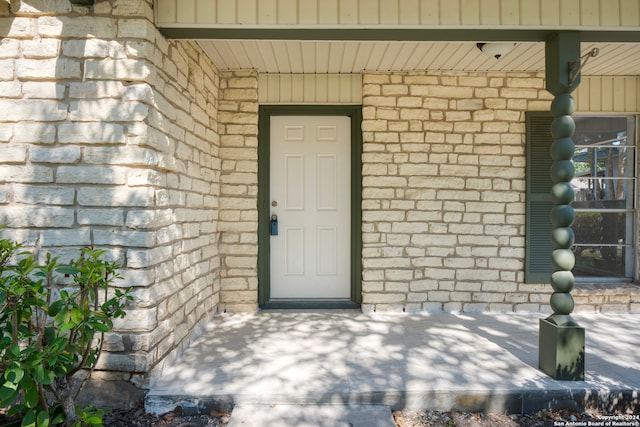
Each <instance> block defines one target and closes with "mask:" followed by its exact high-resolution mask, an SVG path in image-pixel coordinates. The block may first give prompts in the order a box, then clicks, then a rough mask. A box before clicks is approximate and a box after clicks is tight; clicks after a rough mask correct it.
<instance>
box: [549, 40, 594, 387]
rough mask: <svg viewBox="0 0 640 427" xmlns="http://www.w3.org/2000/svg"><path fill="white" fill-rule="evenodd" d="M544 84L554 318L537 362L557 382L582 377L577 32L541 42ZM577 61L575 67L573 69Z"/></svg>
mask: <svg viewBox="0 0 640 427" xmlns="http://www.w3.org/2000/svg"><path fill="white" fill-rule="evenodd" d="M545 57H546V86H547V90H548V91H549V92H551V93H552V94H553V95H554V96H555V98H554V99H553V102H552V103H551V113H552V114H553V117H554V118H553V122H552V124H551V136H552V137H553V145H552V146H551V158H552V159H553V163H552V165H551V180H552V182H553V186H552V188H551V201H552V203H553V205H554V206H553V208H552V210H551V223H552V225H553V227H554V228H553V231H552V233H551V241H552V243H553V252H552V254H551V263H552V265H553V270H554V271H553V273H552V274H551V286H552V287H553V291H554V292H553V294H552V295H551V300H550V304H551V308H552V309H553V314H552V315H551V316H549V317H547V318H546V319H541V320H540V348H539V358H538V364H539V367H540V369H541V370H543V371H544V372H545V373H547V374H548V375H550V376H551V377H553V378H555V379H560V380H583V379H584V341H585V340H584V337H585V331H584V328H582V327H580V326H579V325H578V324H577V323H576V321H575V320H573V318H572V317H571V312H572V311H573V308H574V303H573V297H572V296H571V290H572V289H573V285H574V284H575V279H574V277H573V273H572V272H571V270H572V269H573V267H574V264H575V256H574V254H573V252H572V250H571V246H572V245H573V243H574V234H573V230H572V229H571V225H572V224H573V221H574V218H575V214H574V211H573V207H572V206H571V203H572V202H573V197H574V193H573V187H572V186H571V180H572V179H573V176H574V173H575V169H574V166H573V162H572V159H573V152H574V144H573V141H572V140H571V136H572V135H573V132H574V130H575V123H574V121H573V118H572V117H571V115H572V114H573V112H574V110H575V102H574V99H573V97H572V96H571V92H572V91H573V90H574V89H575V88H576V87H577V86H578V84H579V83H580V74H579V72H580V67H581V66H580V64H579V58H580V39H579V35H578V33H575V32H566V33H564V32H563V33H557V34H556V35H555V36H554V37H553V38H551V39H550V40H547V41H546V43H545ZM576 59H577V61H578V68H577V70H576V66H575V65H572V64H575V62H576Z"/></svg>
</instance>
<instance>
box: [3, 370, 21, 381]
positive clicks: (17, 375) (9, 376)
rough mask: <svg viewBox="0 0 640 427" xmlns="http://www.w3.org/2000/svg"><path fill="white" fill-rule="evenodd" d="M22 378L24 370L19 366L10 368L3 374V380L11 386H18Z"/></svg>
mask: <svg viewBox="0 0 640 427" xmlns="http://www.w3.org/2000/svg"><path fill="white" fill-rule="evenodd" d="M22 377H24V370H23V369H22V368H21V367H20V366H15V367H10V368H7V370H6V371H5V373H4V378H5V379H6V380H7V381H8V382H9V383H12V384H18V383H19V382H20V380H22Z"/></svg>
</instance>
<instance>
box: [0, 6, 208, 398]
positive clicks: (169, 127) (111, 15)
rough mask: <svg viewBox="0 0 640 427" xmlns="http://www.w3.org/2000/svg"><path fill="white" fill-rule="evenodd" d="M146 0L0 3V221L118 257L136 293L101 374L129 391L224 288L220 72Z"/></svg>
mask: <svg viewBox="0 0 640 427" xmlns="http://www.w3.org/2000/svg"><path fill="white" fill-rule="evenodd" d="M152 3H153V2H152V0H140V1H135V2H131V1H129V0H100V1H97V2H96V4H95V5H94V6H92V7H80V6H72V5H71V4H70V3H69V1H68V0H55V1H46V2H43V1H12V2H10V3H7V2H0V37H1V39H0V223H3V224H7V226H8V227H7V228H6V229H4V230H2V234H3V236H7V237H10V238H13V239H16V240H18V241H21V242H23V243H24V244H25V247H26V248H27V249H33V250H36V251H38V253H39V254H40V255H43V254H44V253H45V252H52V253H53V254H54V255H57V256H59V257H60V258H61V260H68V259H70V258H75V257H77V256H78V254H79V251H78V249H79V248H81V247H84V246H88V245H94V246H95V247H97V248H102V249H106V250H108V254H109V255H108V256H109V258H111V259H113V260H115V261H118V262H119V263H121V264H122V265H123V268H122V270H121V273H122V275H123V276H124V280H122V281H121V282H119V283H118V286H122V287H129V286H130V287H133V288H134V298H135V300H134V302H133V303H132V304H131V306H130V307H129V308H128V315H127V317H126V319H124V320H123V321H118V322H117V324H116V328H117V332H116V333H113V334H111V335H110V336H109V337H108V340H107V346H106V350H107V351H108V354H105V355H104V357H103V358H101V360H100V363H99V366H98V368H99V370H100V371H99V372H97V373H96V375H95V377H97V378H99V379H104V380H112V381H111V382H112V383H114V384H115V382H118V385H117V386H114V387H116V388H113V389H111V388H109V386H108V384H107V385H105V384H104V383H103V384H101V385H100V387H99V388H98V390H100V391H101V392H102V393H103V394H105V395H110V396H108V397H110V398H111V399H113V398H114V397H118V398H122V399H123V400H124V401H128V402H129V403H131V402H135V401H136V398H139V397H140V396H141V393H142V391H141V389H142V388H145V387H147V386H148V383H149V380H150V378H151V376H150V372H152V371H157V370H159V369H160V368H161V367H162V364H161V363H160V362H162V361H164V362H170V361H171V360H172V358H173V357H175V356H176V355H177V354H179V352H180V351H181V350H182V349H183V348H184V347H185V346H186V345H187V344H188V343H189V340H190V338H191V337H192V336H194V333H197V331H198V330H199V328H200V327H201V326H202V325H204V323H205V322H206V320H207V319H208V318H209V315H210V314H212V313H214V312H216V310H217V307H218V302H219V296H220V283H219V267H220V257H219V253H218V229H217V226H218V224H217V219H218V208H219V206H218V200H219V191H220V188H219V180H220V170H221V162H220V159H219V154H220V153H219V149H220V140H219V137H218V123H217V109H218V99H217V97H218V91H219V85H220V81H219V77H218V72H217V70H216V69H215V67H214V66H213V64H211V62H210V61H209V60H208V58H207V57H206V55H205V54H204V53H203V52H202V51H201V50H200V49H199V48H198V46H197V44H195V43H193V42H187V41H172V42H168V41H167V40H166V39H164V38H163V36H162V35H160V33H159V32H157V30H156V29H155V28H154V26H153V23H152V22H153V10H152ZM120 380H123V381H124V383H123V382H122V381H120ZM107 383H109V382H108V381H107ZM116 389H117V393H115V392H114V390H116Z"/></svg>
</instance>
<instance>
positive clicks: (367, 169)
mask: <svg viewBox="0 0 640 427" xmlns="http://www.w3.org/2000/svg"><path fill="white" fill-rule="evenodd" d="M363 85H364V87H363V119H364V120H363V125H362V128H363V132H364V154H363V175H364V176H363V242H364V249H363V266H364V267H363V270H364V271H363V286H362V289H363V298H364V299H363V309H364V310H365V311H381V310H393V311H402V310H404V311H410V312H412V311H423V310H424V311H442V310H444V311H456V312H457V311H464V312H478V311H486V310H491V311H514V310H515V311H523V310H527V311H536V312H537V311H545V310H546V304H545V298H548V297H546V296H545V293H546V289H544V290H543V289H541V286H531V285H527V284H523V280H524V233H525V203H524V202H525V124H524V112H525V111H527V110H548V109H549V106H550V99H551V98H550V95H549V94H548V92H546V90H545V89H544V79H543V75H541V74H536V73H520V74H505V73H488V74H486V73H483V74H480V73H445V72H443V73H435V72H421V73H391V74H365V76H364V82H363Z"/></svg>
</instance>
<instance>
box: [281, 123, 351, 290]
mask: <svg viewBox="0 0 640 427" xmlns="http://www.w3.org/2000/svg"><path fill="white" fill-rule="evenodd" d="M270 127H271V135H270V145H271V153H270V163H271V164H270V171H271V172H270V174H271V176H270V199H271V206H270V209H271V215H277V217H278V229H279V233H278V235H277V236H271V237H270V260H271V261H270V263H271V264H270V275H271V277H270V284H271V298H272V299H283V298H286V299H343V298H349V297H350V295H351V280H350V268H351V262H350V251H351V246H350V245H351V241H350V236H351V230H350V227H351V220H350V218H351V212H350V209H351V207H350V205H351V204H350V197H351V194H350V192H351V185H350V165H351V159H350V153H351V141H350V135H351V133H350V127H351V121H350V118H349V117H343V116H273V117H271V124H270Z"/></svg>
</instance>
